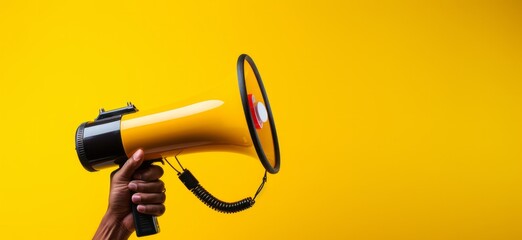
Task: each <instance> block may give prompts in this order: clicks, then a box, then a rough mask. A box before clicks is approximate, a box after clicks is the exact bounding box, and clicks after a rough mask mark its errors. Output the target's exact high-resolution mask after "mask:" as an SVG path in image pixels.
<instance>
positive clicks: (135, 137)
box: [76, 54, 280, 236]
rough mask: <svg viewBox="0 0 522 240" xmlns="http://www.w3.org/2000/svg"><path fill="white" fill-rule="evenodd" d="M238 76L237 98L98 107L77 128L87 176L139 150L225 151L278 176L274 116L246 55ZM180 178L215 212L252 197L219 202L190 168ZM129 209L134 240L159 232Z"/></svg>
mask: <svg viewBox="0 0 522 240" xmlns="http://www.w3.org/2000/svg"><path fill="white" fill-rule="evenodd" d="M237 75H238V87H239V94H237V95H225V94H222V93H220V92H215V93H213V95H212V94H211V95H212V96H203V97H202V99H197V100H196V99H194V100H192V101H190V102H189V103H184V104H179V105H174V106H169V107H166V108H162V109H157V110H153V111H149V112H147V111H144V112H141V111H138V109H137V107H136V106H135V105H133V104H131V103H128V104H127V106H125V107H122V108H118V109H114V110H110V111H105V110H104V109H101V110H100V112H99V115H98V117H97V118H96V119H95V120H94V121H89V122H85V123H82V124H81V125H80V126H79V127H78V128H77V130H76V152H77V154H78V158H79V160H80V162H81V164H82V165H83V167H84V168H85V169H86V170H88V171H91V172H93V171H98V170H101V169H104V168H107V167H112V166H118V165H120V166H121V165H122V164H123V163H124V162H125V161H126V160H127V159H128V158H129V157H130V156H131V155H132V153H133V152H134V151H136V150H137V149H143V151H144V153H145V160H148V161H149V162H152V161H157V160H161V159H165V158H167V157H172V156H176V155H177V154H179V153H181V152H183V153H184V154H185V153H193V152H208V151H225V152H235V153H241V154H245V155H247V156H250V157H253V158H257V159H259V160H260V161H261V164H262V165H263V167H264V168H265V170H266V172H269V173H272V174H274V173H277V172H278V171H279V168H280V155H279V144H278V140H277V132H276V128H275V124H274V118H273V116H272V111H271V108H270V103H269V101H268V97H267V93H266V90H265V87H264V85H263V82H262V80H261V76H260V74H259V71H258V69H257V67H256V65H255V63H254V61H253V60H252V58H250V57H249V56H248V55H246V54H242V55H240V56H239V58H238V61H237ZM200 97H201V96H200ZM169 164H170V163H169ZM178 175H179V177H180V179H181V180H182V182H183V183H184V184H185V185H186V186H187V188H189V189H190V190H191V191H192V192H194V194H196V195H197V196H198V198H200V199H201V200H202V201H204V202H205V203H206V204H207V205H209V206H210V207H212V208H214V209H216V210H221V211H223V212H235V211H239V210H243V209H244V208H248V207H250V206H251V205H252V204H253V200H252V199H251V198H247V199H244V200H241V201H238V202H234V203H227V202H223V201H220V200H218V199H216V198H214V197H213V196H212V195H211V194H209V193H208V192H206V191H205V190H204V189H203V188H202V187H200V185H199V182H197V180H196V179H195V178H194V177H193V175H192V174H191V173H190V172H189V171H188V170H187V171H183V173H180V174H178ZM264 180H265V181H266V173H265V178H264ZM263 183H264V182H263ZM205 199H206V200H205ZM242 205H246V206H242ZM132 208H133V214H134V222H135V226H136V234H137V235H138V236H145V235H150V234H155V233H157V232H159V225H158V223H157V220H156V218H155V217H154V216H150V215H145V214H141V213H138V212H137V210H136V205H133V206H132Z"/></svg>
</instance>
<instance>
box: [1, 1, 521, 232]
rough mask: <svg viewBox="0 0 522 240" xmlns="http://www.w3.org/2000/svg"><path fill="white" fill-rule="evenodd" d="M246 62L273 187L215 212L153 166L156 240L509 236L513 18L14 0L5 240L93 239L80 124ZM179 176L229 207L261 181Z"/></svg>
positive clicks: (222, 79)
mask: <svg viewBox="0 0 522 240" xmlns="http://www.w3.org/2000/svg"><path fill="white" fill-rule="evenodd" d="M241 53H248V54H250V55H251V56H252V57H253V58H254V60H255V61H256V63H257V65H258V67H259V69H260V71H261V75H262V76H263V79H264V81H265V86H266V87H267V91H268V94H269V97H270V101H271V103H272V108H273V111H274V116H275V120H276V125H277V129H278V133H279V141H280V146H281V155H282V166H281V171H280V173H279V174H277V175H271V176H269V179H268V183H267V185H266V188H265V190H264V191H263V193H262V194H261V195H260V197H259V198H258V201H257V203H256V205H255V206H254V208H252V209H250V210H248V211H246V212H243V213H240V214H236V215H225V214H220V213H216V212H213V211H211V210H210V209H208V208H207V207H206V206H204V205H203V204H202V203H200V202H199V201H198V200H197V199H196V198H195V197H194V196H192V195H191V193H190V192H188V191H187V190H186V188H185V187H184V186H183V185H182V184H181V183H180V182H179V181H178V180H177V177H176V176H175V173H174V172H173V171H171V170H170V169H166V168H165V170H166V175H165V176H164V178H163V180H164V181H165V182H166V183H167V189H168V191H167V193H168V199H167V202H166V205H167V212H166V213H165V215H164V216H162V217H161V218H159V221H160V225H161V227H162V232H161V233H160V234H158V235H156V236H154V237H150V239H214V238H215V239H402V240H404V239H522V227H521V226H522V191H521V189H522V107H521V106H522V105H521V104H522V4H521V3H520V2H518V1H432V2H428V1H371V2H370V1H358V2H353V1H273V2H272V1H188V2H184V1H14V0H13V1H11V0H7V1H6V0H3V1H0V111H1V119H0V136H1V140H0V171H1V173H0V184H1V186H0V217H1V218H0V236H1V237H0V238H2V239H89V238H91V236H92V234H93V233H94V231H95V229H96V227H97V224H98V222H99V220H100V218H101V216H102V215H103V213H104V211H105V208H106V201H107V191H108V180H109V173H110V170H107V171H101V172H97V173H90V172H87V171H85V170H84V169H83V168H82V167H81V165H80V163H79V161H78V159H77V156H76V152H75V150H74V139H73V137H74V136H73V135H74V133H75V130H76V127H77V126H78V125H79V124H80V123H81V122H84V121H87V120H92V119H94V118H95V117H96V115H97V111H98V109H99V108H101V107H105V108H107V109H111V108H116V107H120V106H122V105H124V104H125V103H126V102H127V101H132V102H133V103H135V104H136V105H137V106H138V107H139V108H141V109H152V108H155V107H159V106H162V105H164V104H168V103H173V102H176V101H177V100H180V99H189V98H190V97H191V96H194V95H197V94H200V92H203V91H204V90H205V89H207V88H208V87H209V86H215V85H221V84H225V83H232V85H233V84H235V81H236V72H235V63H236V59H237V57H238V56H239V54H241ZM181 160H182V162H183V164H184V165H185V167H188V168H190V169H191V170H192V171H193V172H194V173H195V174H196V176H198V178H199V179H200V181H201V182H202V183H203V185H204V186H205V187H206V188H207V189H209V190H211V192H213V193H214V194H215V195H217V196H219V197H222V198H224V199H225V200H235V199H236V198H240V197H245V196H252V195H253V193H254V192H255V189H256V188H257V186H258V184H259V182H260V179H261V176H262V173H263V170H262V167H261V164H260V163H259V162H258V160H256V159H251V158H247V157H244V156H241V155H234V154H226V153H215V154H210V153H209V154H192V155H186V156H182V157H181ZM132 238H135V236H133V237H132Z"/></svg>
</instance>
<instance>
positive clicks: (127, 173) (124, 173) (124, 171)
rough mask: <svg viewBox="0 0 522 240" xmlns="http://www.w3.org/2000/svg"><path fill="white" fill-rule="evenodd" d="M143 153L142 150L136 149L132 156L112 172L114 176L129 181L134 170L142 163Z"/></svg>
mask: <svg viewBox="0 0 522 240" xmlns="http://www.w3.org/2000/svg"><path fill="white" fill-rule="evenodd" d="M143 158H144V153H143V150H141V149H138V150H137V151H136V152H134V154H133V155H132V157H130V158H129V159H128V160H127V161H126V162H125V164H123V166H122V167H121V168H120V169H119V170H118V172H116V174H114V178H116V179H117V180H125V181H130V180H131V179H132V175H133V174H134V171H136V170H137V169H138V168H139V167H140V166H141V164H142V163H143Z"/></svg>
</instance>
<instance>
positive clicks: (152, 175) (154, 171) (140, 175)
mask: <svg viewBox="0 0 522 240" xmlns="http://www.w3.org/2000/svg"><path fill="white" fill-rule="evenodd" d="M161 176H163V168H162V167H160V166H156V165H151V166H149V167H147V168H143V169H139V170H138V171H136V172H135V173H134V175H133V179H137V180H144V181H156V180H158V179H159V178H160V177H161Z"/></svg>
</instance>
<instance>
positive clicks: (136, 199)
mask: <svg viewBox="0 0 522 240" xmlns="http://www.w3.org/2000/svg"><path fill="white" fill-rule="evenodd" d="M140 201H141V196H140V195H138V194H134V195H132V202H133V203H139V202H140Z"/></svg>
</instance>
